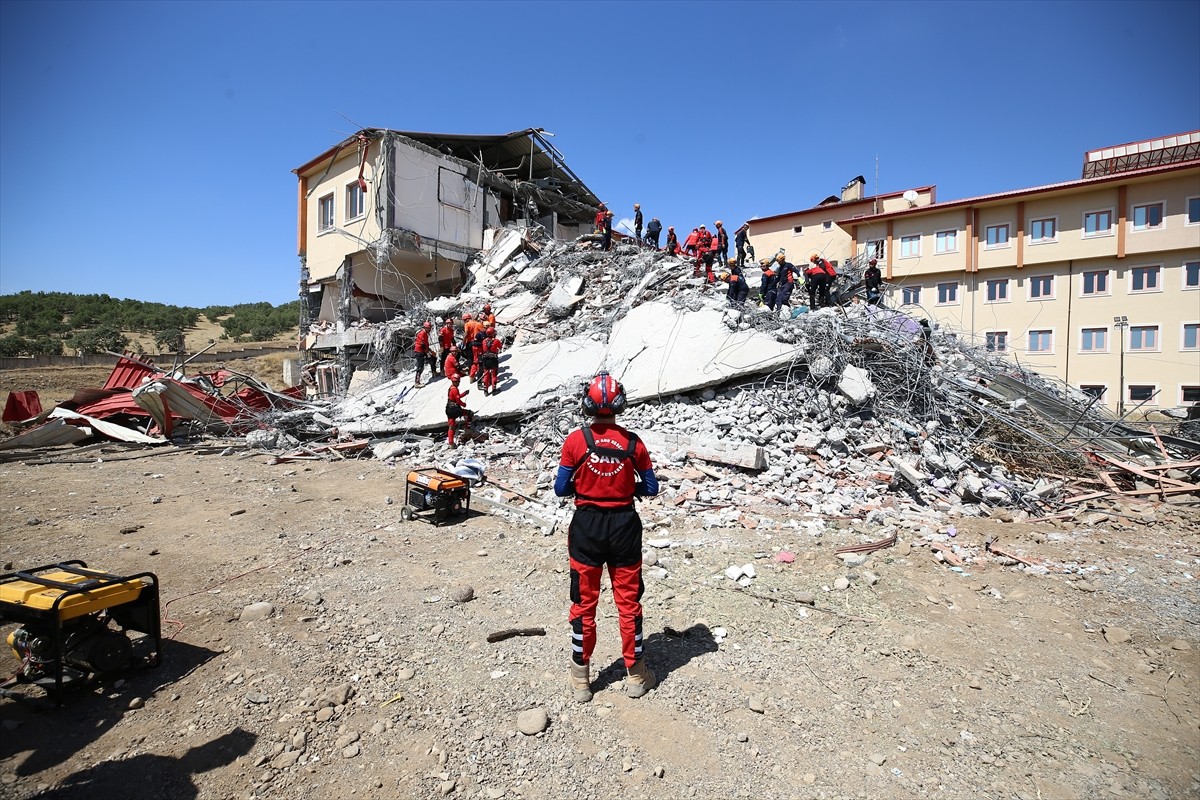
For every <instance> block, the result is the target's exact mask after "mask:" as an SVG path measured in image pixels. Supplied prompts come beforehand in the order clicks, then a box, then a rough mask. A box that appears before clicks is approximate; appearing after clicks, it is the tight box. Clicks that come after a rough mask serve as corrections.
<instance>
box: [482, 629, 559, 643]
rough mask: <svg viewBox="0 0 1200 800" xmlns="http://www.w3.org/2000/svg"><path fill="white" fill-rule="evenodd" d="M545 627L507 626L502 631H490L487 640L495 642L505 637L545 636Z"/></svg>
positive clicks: (501, 640)
mask: <svg viewBox="0 0 1200 800" xmlns="http://www.w3.org/2000/svg"><path fill="white" fill-rule="evenodd" d="M545 635H546V629H545V628H506V629H505V630H502V631H496V632H495V633H489V634H488V637H487V640H488V641H489V642H491V643H493V644H495V643H496V642H503V641H504V640H505V639H511V638H513V637H514V636H545Z"/></svg>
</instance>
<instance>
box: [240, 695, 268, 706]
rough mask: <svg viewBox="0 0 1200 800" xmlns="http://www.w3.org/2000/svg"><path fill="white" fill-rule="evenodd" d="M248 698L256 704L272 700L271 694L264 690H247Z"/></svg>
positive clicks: (259, 704)
mask: <svg viewBox="0 0 1200 800" xmlns="http://www.w3.org/2000/svg"><path fill="white" fill-rule="evenodd" d="M246 700H248V701H249V702H251V703H253V704H254V705H256V706H261V705H263V704H265V703H269V702H271V698H270V696H268V695H265V694H263V693H262V692H247V693H246Z"/></svg>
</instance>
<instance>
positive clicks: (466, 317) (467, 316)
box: [463, 314, 471, 322]
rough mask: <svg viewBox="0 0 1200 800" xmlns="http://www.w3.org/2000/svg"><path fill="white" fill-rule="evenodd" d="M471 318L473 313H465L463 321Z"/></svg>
mask: <svg viewBox="0 0 1200 800" xmlns="http://www.w3.org/2000/svg"><path fill="white" fill-rule="evenodd" d="M470 318H471V315H470V314H463V322H466V321H467V320H469V319H470Z"/></svg>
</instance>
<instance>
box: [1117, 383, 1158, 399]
mask: <svg viewBox="0 0 1200 800" xmlns="http://www.w3.org/2000/svg"><path fill="white" fill-rule="evenodd" d="M1125 389H1126V391H1128V392H1129V400H1130V401H1131V402H1134V403H1145V402H1149V401H1151V400H1153V399H1154V395H1155V394H1157V393H1158V389H1157V387H1156V386H1154V384H1152V383H1151V384H1144V383H1135V384H1132V385H1130V386H1127V387H1125Z"/></svg>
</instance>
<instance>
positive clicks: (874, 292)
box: [863, 258, 883, 306]
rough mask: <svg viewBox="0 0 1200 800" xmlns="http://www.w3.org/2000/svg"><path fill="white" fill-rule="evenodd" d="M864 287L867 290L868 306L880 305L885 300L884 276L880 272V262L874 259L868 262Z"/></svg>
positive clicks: (864, 273) (864, 274)
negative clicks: (883, 289) (883, 290)
mask: <svg viewBox="0 0 1200 800" xmlns="http://www.w3.org/2000/svg"><path fill="white" fill-rule="evenodd" d="M863 285H864V286H865V287H866V289H867V304H868V305H872V306H877V305H879V302H880V300H882V298H883V292H882V287H883V274H882V273H881V272H880V271H879V262H878V261H877V260H876V259H874V258H872V259H871V260H870V261H868V262H867V268H866V269H865V270H864V271H863Z"/></svg>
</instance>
